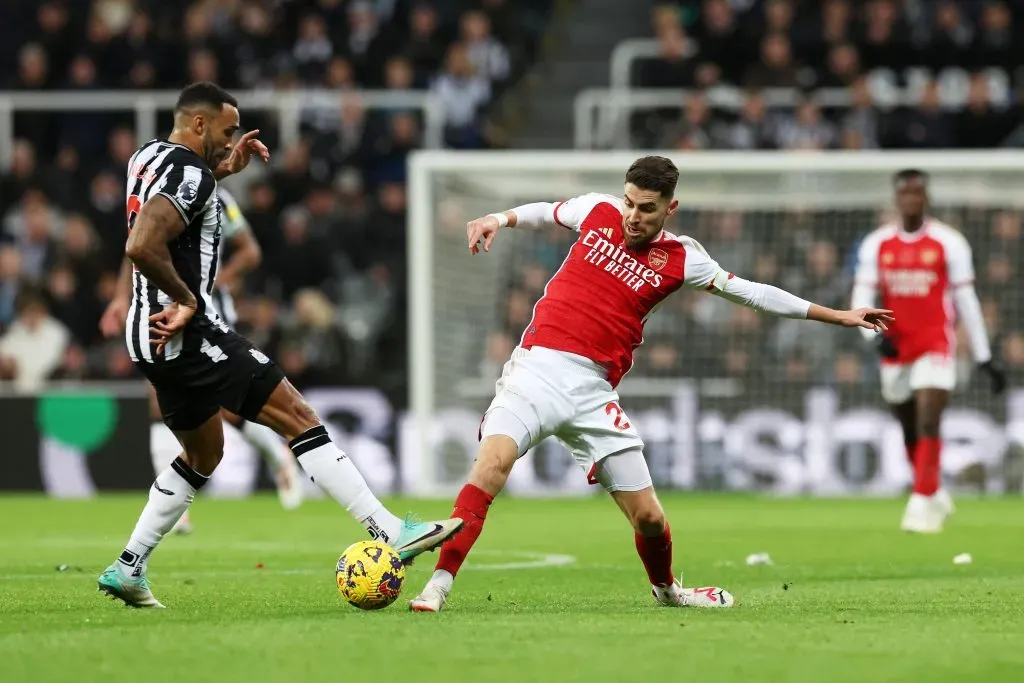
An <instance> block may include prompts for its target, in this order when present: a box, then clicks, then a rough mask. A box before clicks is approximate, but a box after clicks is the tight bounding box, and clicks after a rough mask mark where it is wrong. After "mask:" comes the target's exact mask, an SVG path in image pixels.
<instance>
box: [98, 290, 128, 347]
mask: <svg viewBox="0 0 1024 683" xmlns="http://www.w3.org/2000/svg"><path fill="white" fill-rule="evenodd" d="M128 306H129V304H128V301H127V300H126V299H122V298H120V297H114V298H113V299H111V301H110V303H109V304H108V305H107V310H105V311H103V315H102V316H101V317H100V332H102V333H103V336H104V337H106V338H108V339H109V338H110V337H116V336H117V335H119V334H121V333H123V332H124V323H125V318H126V317H127V316H128Z"/></svg>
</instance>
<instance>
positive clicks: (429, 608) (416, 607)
mask: <svg viewBox="0 0 1024 683" xmlns="http://www.w3.org/2000/svg"><path fill="white" fill-rule="evenodd" d="M447 602H448V589H447V588H445V587H444V586H441V585H438V584H436V583H433V582H431V583H428V584H427V585H426V587H424V588H423V592H422V593H420V594H419V595H417V596H416V597H415V598H413V599H412V600H410V601H409V611H410V612H440V611H441V609H442V608H443V607H444V606H445V604H446V603H447Z"/></svg>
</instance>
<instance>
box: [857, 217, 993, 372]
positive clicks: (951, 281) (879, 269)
mask: <svg viewBox="0 0 1024 683" xmlns="http://www.w3.org/2000/svg"><path fill="white" fill-rule="evenodd" d="M856 280H857V284H861V285H868V286H871V287H874V288H876V289H877V291H878V292H879V294H880V297H881V306H882V307H883V308H889V309H892V311H893V313H894V314H895V317H896V322H895V323H892V324H890V325H889V331H888V332H887V333H886V334H887V335H888V336H889V337H890V338H891V339H892V341H893V344H894V345H895V347H896V350H897V351H899V356H898V357H897V358H894V359H883V362H890V363H911V362H913V361H915V360H917V359H918V358H920V357H921V356H923V355H926V354H930V353H935V354H941V355H944V356H951V355H953V354H954V353H955V350H956V333H955V325H956V314H955V311H954V308H953V299H952V290H953V289H954V288H955V287H958V286H960V285H964V284H969V283H971V282H972V281H973V280H974V266H973V264H972V263H971V248H970V245H968V244H967V240H966V239H965V238H964V236H963V235H962V234H960V233H959V232H957V231H956V230H954V229H953V228H951V227H950V226H948V225H946V224H945V223H941V222H939V221H937V220H934V219H931V218H928V219H925V223H924V225H923V226H921V228H919V229H918V230H917V231H915V232H906V231H904V230H903V229H902V228H901V227H900V226H899V225H897V224H895V223H891V224H887V225H883V226H882V227H880V228H878V229H877V230H875V231H874V232H872V233H871V234H870V235H868V236H867V237H865V238H864V242H863V243H862V244H861V247H860V251H859V253H858V263H857V274H856Z"/></svg>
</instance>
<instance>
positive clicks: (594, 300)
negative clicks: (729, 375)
mask: <svg viewBox="0 0 1024 683" xmlns="http://www.w3.org/2000/svg"><path fill="white" fill-rule="evenodd" d="M555 221H556V222H557V223H558V224H559V225H561V226H562V227H564V228H567V229H569V230H575V231H577V232H579V233H580V235H579V237H578V238H577V240H576V242H575V243H574V244H573V245H572V247H571V248H570V249H569V255H568V256H566V258H565V261H564V262H563V263H562V266H561V267H560V268H559V269H558V272H556V273H555V275H554V277H552V278H551V280H550V281H549V282H548V284H547V286H546V287H545V289H544V295H543V296H542V297H541V299H540V300H539V301H538V302H537V305H536V306H535V307H534V311H533V319H532V320H531V321H530V324H529V326H528V327H527V328H526V331H525V332H524V333H523V339H522V342H521V346H523V347H524V348H527V349H529V348H532V347H534V346H541V347H545V348H549V349H554V350H557V351H566V352H569V353H575V354H577V355H580V356H584V357H585V358H589V359H591V360H593V361H595V362H596V363H599V364H601V365H602V366H604V367H605V368H607V370H608V381H609V382H610V383H611V385H612V386H613V387H614V386H616V385H617V384H618V383H619V380H621V379H622V376H623V375H625V374H626V373H627V372H628V371H629V369H630V367H631V366H632V365H633V351H634V349H636V347H638V346H639V345H640V344H641V343H642V342H643V330H644V322H645V321H646V320H647V317H648V316H649V315H650V314H651V313H652V312H654V310H655V309H656V308H657V307H658V305H659V304H660V303H661V302H662V301H663V300H664V299H665V297H667V296H668V295H669V294H671V293H672V292H674V291H676V290H677V289H679V288H680V287H681V286H683V285H687V286H691V287H694V288H702V289H708V290H714V289H715V288H716V286H720V285H721V283H723V282H724V280H725V279H727V278H728V277H730V275H729V274H728V273H725V272H724V271H722V269H721V268H719V267H718V264H717V263H715V262H714V261H713V260H712V259H711V258H710V257H709V256H708V255H707V253H706V252H705V251H704V249H703V247H701V246H700V244H698V243H697V242H696V241H695V240H693V239H691V238H689V237H685V236H677V235H673V234H672V233H670V232H667V231H662V233H661V234H659V235H658V236H657V237H656V238H654V239H653V240H652V241H651V242H648V243H647V244H646V245H644V246H643V247H640V248H638V249H635V250H633V249H629V248H627V247H626V243H625V237H624V234H623V228H622V201H621V200H620V199H618V198H617V197H613V196H611V195H604V194H587V195H583V196H581V197H576V198H574V199H570V200H568V201H565V202H561V203H559V204H557V205H556V207H555Z"/></svg>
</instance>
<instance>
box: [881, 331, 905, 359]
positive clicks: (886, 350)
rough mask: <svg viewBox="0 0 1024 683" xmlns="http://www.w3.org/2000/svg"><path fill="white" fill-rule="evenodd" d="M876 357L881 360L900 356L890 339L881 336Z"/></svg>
mask: <svg viewBox="0 0 1024 683" xmlns="http://www.w3.org/2000/svg"><path fill="white" fill-rule="evenodd" d="M878 355H879V356H881V357H882V358H896V357H897V356H899V355H900V352H899V350H898V349H897V348H896V345H895V344H893V343H892V339H890V338H889V337H886V336H885V335H882V336H881V337H879V338H878Z"/></svg>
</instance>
